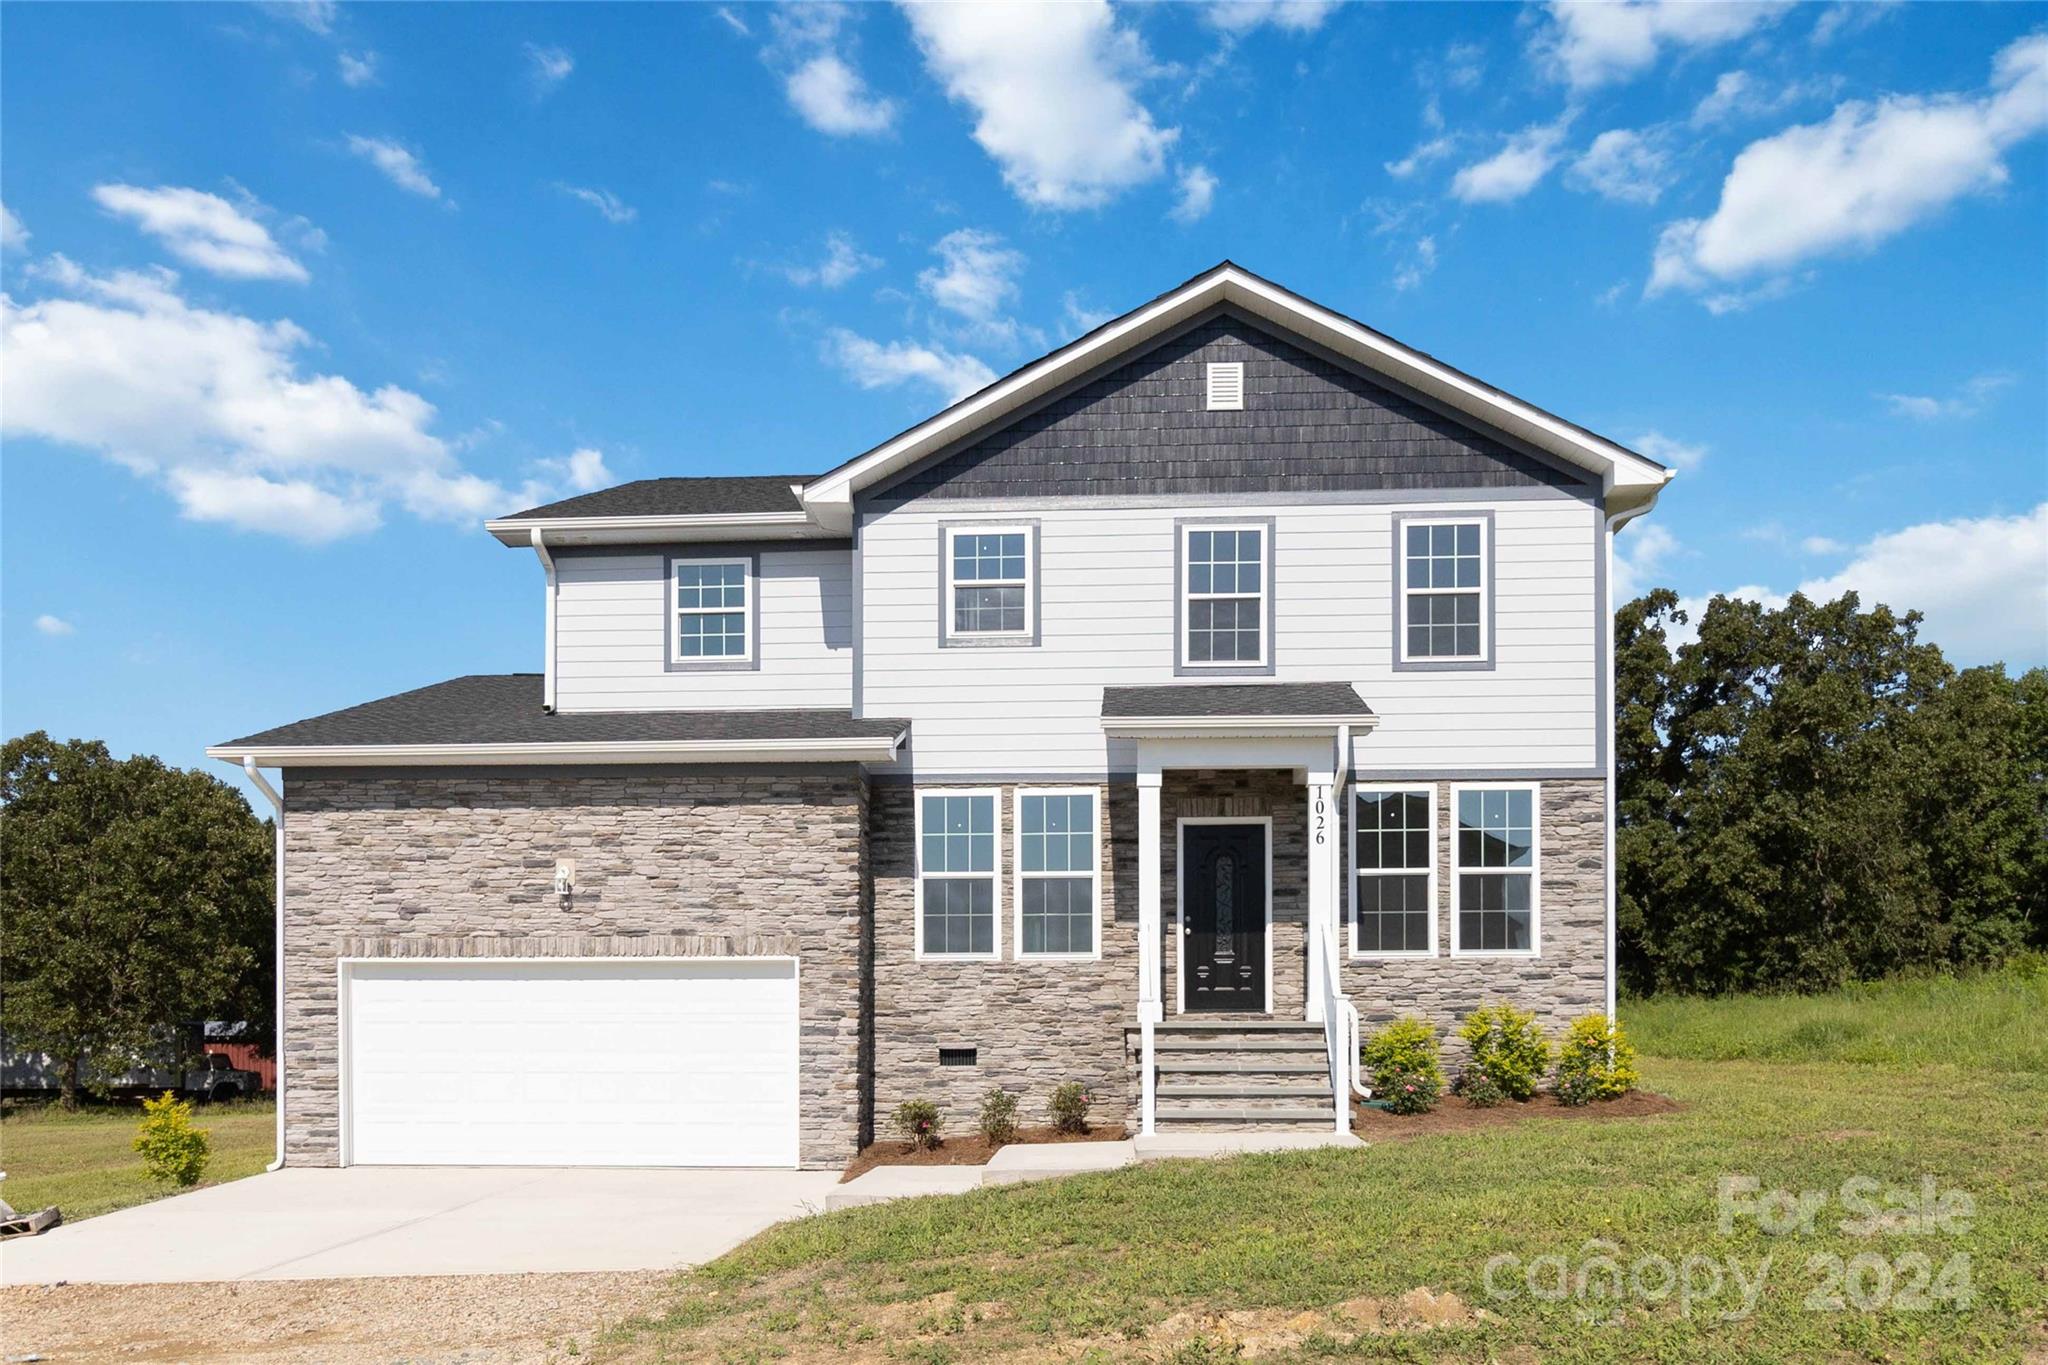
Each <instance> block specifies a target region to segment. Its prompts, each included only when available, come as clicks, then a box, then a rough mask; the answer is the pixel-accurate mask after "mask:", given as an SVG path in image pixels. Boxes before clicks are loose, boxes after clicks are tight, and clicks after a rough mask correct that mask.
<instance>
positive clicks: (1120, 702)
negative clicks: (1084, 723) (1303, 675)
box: [1102, 682, 1378, 734]
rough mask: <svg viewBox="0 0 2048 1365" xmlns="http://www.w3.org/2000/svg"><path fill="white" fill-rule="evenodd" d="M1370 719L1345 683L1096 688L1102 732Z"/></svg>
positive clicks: (1348, 722) (1280, 726) (1294, 726)
mask: <svg viewBox="0 0 2048 1365" xmlns="http://www.w3.org/2000/svg"><path fill="white" fill-rule="evenodd" d="M1377 719H1378V717H1376V716H1375V715H1374V714H1373V710H1372V708H1371V707H1370V706H1367V705H1366V704H1365V699H1364V698H1363V697H1361V696H1359V695H1358V689H1357V688H1355V687H1353V686H1352V685H1351V684H1350V683H1348V682H1257V683H1181V684H1170V685H1167V686H1163V687H1105V688H1103V689H1102V728H1103V729H1104V730H1108V731H1111V732H1112V733H1130V734H1136V733H1144V732H1148V731H1154V730H1158V729H1161V728H1169V727H1170V728H1172V729H1174V730H1177V731H1182V732H1185V731H1188V730H1199V729H1209V728H1216V729H1256V730H1269V729H1299V728H1302V727H1310V726H1313V727H1322V726H1334V725H1359V726H1371V725H1372V724H1373V723H1374V722H1375V721H1376V720H1377Z"/></svg>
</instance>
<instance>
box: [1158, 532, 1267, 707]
mask: <svg viewBox="0 0 2048 1365" xmlns="http://www.w3.org/2000/svg"><path fill="white" fill-rule="evenodd" d="M1180 534H1181V570H1182V575H1183V577H1182V587H1181V592H1182V597H1183V600H1182V602H1181V657H1180V662H1181V664H1182V666H1183V667H1184V668H1185V669H1188V670H1193V671H1203V670H1210V669H1215V670H1219V671H1228V670H1232V669H1236V670H1239V671H1242V670H1243V669H1246V668H1257V667H1262V666H1264V665H1265V664H1267V663H1268V662H1269V658H1270V655H1271V651H1272V644H1271V641H1269V640H1268V639H1267V638H1266V636H1267V620H1268V616H1269V613H1268V611H1267V609H1266V607H1267V601H1268V594H1269V593H1271V591H1272V584H1271V582H1269V581H1268V580H1269V579H1270V578H1271V577H1272V573H1271V565H1272V559H1271V554H1270V552H1271V550H1272V544H1271V536H1272V527H1271V525H1270V524H1265V525H1253V526H1223V525H1183V526H1182V527H1181V528H1180Z"/></svg>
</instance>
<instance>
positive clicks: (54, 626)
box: [36, 612, 78, 635]
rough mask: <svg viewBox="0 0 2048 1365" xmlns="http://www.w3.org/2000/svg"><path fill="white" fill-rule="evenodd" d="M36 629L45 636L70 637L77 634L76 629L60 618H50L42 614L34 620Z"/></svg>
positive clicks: (46, 613)
mask: <svg viewBox="0 0 2048 1365" xmlns="http://www.w3.org/2000/svg"><path fill="white" fill-rule="evenodd" d="M36 629H37V630H39V631H41V632H42V633H43V634H45V635H71V634H75V633H76V632H77V630H78V627H76V626H74V625H72V624H71V623H70V622H69V621H67V620H65V619H64V618H63V617H61V616H52V615H50V614H49V613H48V612H44V613H43V614H42V615H41V616H38V617H37V618H36Z"/></svg>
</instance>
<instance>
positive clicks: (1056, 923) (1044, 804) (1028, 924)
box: [1015, 787, 1102, 959]
mask: <svg viewBox="0 0 2048 1365" xmlns="http://www.w3.org/2000/svg"><path fill="white" fill-rule="evenodd" d="M1016 801H1017V810H1016V815H1015V820H1016V827H1017V854H1016V878H1017V889H1016V902H1017V926H1016V945H1017V948H1016V952H1017V956H1018V957H1020V958H1076V959H1093V958H1097V957H1100V956H1101V955H1102V938H1101V926H1100V923H1099V919H1100V913H1101V911H1100V907H1101V882H1100V864H1101V856H1102V855H1101V838H1100V834H1099V832H1098V831H1099V821H1098V818H1097V808H1098V807H1099V806H1100V804H1101V802H1100V800H1099V799H1098V795H1097V793H1096V792H1094V791H1092V790H1089V791H1075V790H1068V789H1064V788H1054V789H1034V788H1023V787H1020V788H1019V789H1018V790H1017V794H1016Z"/></svg>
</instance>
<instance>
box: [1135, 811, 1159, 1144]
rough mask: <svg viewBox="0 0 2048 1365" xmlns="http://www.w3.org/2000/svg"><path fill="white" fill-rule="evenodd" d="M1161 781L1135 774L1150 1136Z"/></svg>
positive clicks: (1141, 1113)
mask: <svg viewBox="0 0 2048 1365" xmlns="http://www.w3.org/2000/svg"><path fill="white" fill-rule="evenodd" d="M1160 779H1161V774H1160V773H1159V772H1157V771H1152V772H1144V771H1141V772H1139V773H1138V1025H1139V1034H1140V1036H1141V1044H1140V1047H1139V1055H1138V1066H1139V1077H1138V1093H1139V1096H1140V1099H1139V1103H1138V1131H1139V1132H1140V1133H1143V1134H1145V1135H1146V1136H1148V1137H1149V1136H1151V1134H1152V1130H1153V1127H1154V1124H1155V1122H1156V1118H1157V1111H1158V1104H1159V1102H1158V1084H1159V1082H1158V1067H1157V1065H1156V1064H1155V1061H1154V1057H1153V1051H1152V1042H1153V1037H1152V1034H1153V1026H1154V1025H1155V1024H1157V1023H1159V1022H1160V1020H1162V1019H1163V1018H1165V1017H1166V1016H1165V1011H1164V1009H1163V1008H1162V1007H1161V1005H1160V1002H1159V977H1160V971H1159V938H1160V923H1159V861H1160V850H1159V787H1160Z"/></svg>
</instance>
